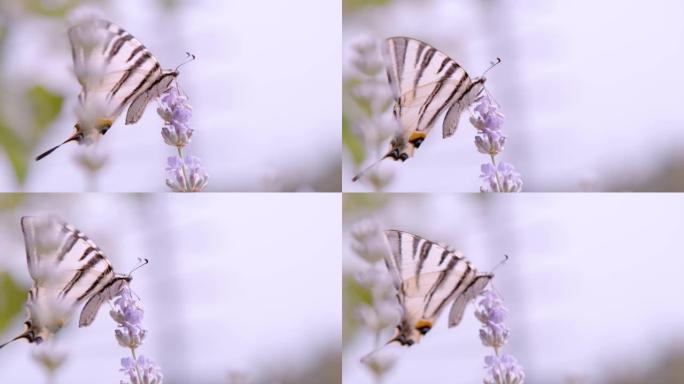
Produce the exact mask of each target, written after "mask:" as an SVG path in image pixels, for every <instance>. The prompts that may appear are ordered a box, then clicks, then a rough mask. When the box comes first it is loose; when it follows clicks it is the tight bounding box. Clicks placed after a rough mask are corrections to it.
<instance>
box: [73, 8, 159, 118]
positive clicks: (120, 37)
mask: <svg viewBox="0 0 684 384" xmlns="http://www.w3.org/2000/svg"><path fill="white" fill-rule="evenodd" d="M69 40H70V42H71V47H72V55H73V59H74V69H75V72H76V75H77V77H78V79H79V82H80V83H81V86H82V91H81V94H80V95H79V102H80V103H81V106H82V107H83V108H84V109H87V108H93V107H97V108H104V109H105V111H104V115H103V116H99V117H100V118H107V119H110V120H112V121H114V120H115V119H116V118H117V117H118V116H119V115H120V114H121V112H122V111H123V109H124V108H126V106H127V105H128V104H129V103H131V102H132V101H133V100H134V99H135V98H136V97H137V96H138V95H139V94H141V93H142V92H145V91H146V90H147V89H148V88H149V87H150V86H151V85H153V84H155V83H156V82H158V80H159V79H160V77H161V76H162V75H163V74H164V71H162V69H161V66H160V65H159V62H158V61H157V59H156V58H155V57H154V56H153V55H152V54H151V53H150V52H149V51H148V50H147V48H145V46H144V45H143V44H142V43H141V42H140V41H138V40H137V39H136V38H135V37H133V36H132V35H131V34H130V33H128V32H127V31H125V30H124V29H123V28H121V27H119V26H118V25H116V24H114V23H111V22H109V21H105V20H88V21H86V22H83V23H81V24H78V25H76V26H73V27H71V28H70V29H69ZM138 114H140V115H141V114H142V113H137V114H136V115H138ZM137 118H138V119H139V118H140V117H139V116H137ZM135 121H137V120H135ZM135 121H133V120H131V122H135ZM128 122H129V121H127V123H128Z"/></svg>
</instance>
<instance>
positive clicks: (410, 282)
mask: <svg viewBox="0 0 684 384" xmlns="http://www.w3.org/2000/svg"><path fill="white" fill-rule="evenodd" d="M385 237H386V239H387V244H388V246H389V248H390V254H389V255H388V256H387V258H386V261H387V264H388V266H389V269H390V272H391V273H392V275H393V276H394V279H395V281H397V282H398V284H395V285H396V287H397V292H398V294H397V297H398V299H399V302H400V304H401V305H402V307H403V312H404V316H405V319H404V320H405V321H406V323H407V324H411V325H415V324H416V322H417V321H418V320H421V319H424V320H428V321H430V322H434V321H435V320H436V319H437V317H438V316H439V314H440V313H441V312H442V311H443V310H444V309H445V308H446V307H447V306H448V305H449V304H450V303H451V302H452V301H454V300H456V302H457V303H458V304H459V305H462V306H463V307H465V305H466V304H467V303H468V302H469V301H470V300H471V299H472V298H473V297H474V296H473V293H475V296H476V295H477V294H479V292H480V291H481V290H482V289H479V290H478V289H477V288H479V287H480V285H481V284H482V282H485V280H482V279H480V277H482V276H486V277H487V280H486V281H487V282H488V281H489V280H488V279H489V278H491V275H478V274H477V271H476V270H475V269H474V268H473V267H472V266H471V264H470V262H469V261H467V260H466V259H465V258H464V257H463V255H461V254H460V253H457V252H455V251H453V250H451V249H449V248H447V247H445V246H442V245H439V244H437V243H435V242H432V241H429V240H426V239H423V238H422V237H420V236H416V235H413V234H410V233H407V232H403V231H396V230H389V231H385ZM474 282H479V283H478V284H475V285H473V283H474ZM484 285H485V286H486V282H485V284H484ZM482 288H484V287H482ZM471 296H472V297H471ZM452 312H453V311H452ZM461 312H462V311H461Z"/></svg>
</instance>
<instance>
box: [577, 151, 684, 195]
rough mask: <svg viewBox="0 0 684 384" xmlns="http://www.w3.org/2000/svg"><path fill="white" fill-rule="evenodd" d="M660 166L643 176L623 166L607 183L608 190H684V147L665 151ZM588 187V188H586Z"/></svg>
mask: <svg viewBox="0 0 684 384" xmlns="http://www.w3.org/2000/svg"><path fill="white" fill-rule="evenodd" d="M663 152H664V153H663V154H662V155H661V158H660V161H659V164H658V166H657V167H656V168H655V169H654V170H653V171H652V172H649V173H647V174H645V175H644V176H642V177H634V170H633V169H632V168H630V167H623V168H621V170H620V173H614V174H613V175H614V176H613V177H612V178H611V180H610V181H609V182H608V183H607V184H606V186H605V190H606V191H631V192H663V191H684V148H682V147H677V146H675V147H674V148H672V149H670V150H669V151H663ZM585 189H587V188H585Z"/></svg>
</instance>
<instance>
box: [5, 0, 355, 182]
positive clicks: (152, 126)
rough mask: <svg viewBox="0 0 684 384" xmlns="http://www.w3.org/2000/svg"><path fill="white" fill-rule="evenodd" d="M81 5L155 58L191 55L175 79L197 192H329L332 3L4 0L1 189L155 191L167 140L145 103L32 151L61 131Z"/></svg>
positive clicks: (335, 146)
mask: <svg viewBox="0 0 684 384" xmlns="http://www.w3.org/2000/svg"><path fill="white" fill-rule="evenodd" d="M85 12H96V13H98V14H100V15H101V16H103V17H106V18H108V19H109V20H111V21H113V22H115V23H117V24H119V25H121V26H122V27H123V28H124V29H126V30H127V31H128V32H130V33H131V34H133V35H134V36H135V37H136V38H138V39H139V40H140V41H141V42H142V43H143V44H145V46H146V47H147V48H148V49H149V50H150V51H151V52H152V54H154V55H155V56H156V57H157V58H158V59H159V61H160V63H161V65H162V67H164V68H175V67H176V66H177V65H178V64H180V63H181V62H182V61H183V60H184V59H185V52H186V51H189V52H191V53H193V54H195V55H196V56H197V60H196V61H194V62H193V63H191V64H188V65H185V66H183V67H182V68H181V75H180V77H179V81H180V86H181V88H182V90H183V91H185V92H186V93H187V94H188V96H189V97H190V104H191V105H192V107H193V112H194V114H193V117H192V119H191V120H190V124H191V126H192V127H193V128H194V129H195V133H194V135H193V137H192V143H191V144H190V145H189V147H188V148H187V149H186V153H187V154H190V155H193V156H198V157H200V158H201V159H202V163H203V165H204V168H205V169H206V170H207V172H208V173H209V175H210V180H209V185H208V187H207V190H209V191H262V190H263V191H308V190H317V191H339V190H340V188H341V187H340V156H341V155H340V151H341V149H340V131H339V126H340V125H339V124H340V123H339V121H340V120H339V116H340V78H339V74H340V63H341V59H340V56H341V54H340V49H339V41H340V33H341V32H340V31H341V28H340V23H341V21H340V9H339V3H336V2H333V1H317V0H293V1H287V2H282V1H277V0H270V1H265V2H237V1H219V0H199V1H187V0H144V1H136V0H123V1H111V0H92V1H89V0H3V1H2V2H0V67H1V68H2V71H0V105H1V107H0V152H1V153H0V191H38V192H43V191H65V192H71V191H84V190H88V191H95V190H97V191H124V192H129V191H132V192H140V191H164V190H166V189H167V188H166V186H165V184H164V179H165V170H164V168H165V166H166V158H167V156H172V155H174V148H172V147H169V146H167V145H166V144H164V142H163V140H162V138H161V127H162V125H163V123H162V120H161V118H160V117H159V116H157V114H156V112H155V109H156V103H154V102H153V103H151V104H150V105H148V108H147V111H146V113H145V115H144V116H143V118H142V120H141V121H140V122H139V123H138V124H136V125H133V126H125V125H124V122H123V120H124V119H123V117H122V118H121V119H119V120H118V121H117V122H116V123H115V124H114V126H113V128H112V129H111V130H110V131H109V132H108V133H107V136H106V137H105V138H103V140H101V141H100V143H99V145H97V147H95V148H94V149H93V150H92V151H85V152H84V150H83V147H79V146H77V145H75V144H72V145H65V146H64V147H62V148H60V149H59V150H58V151H56V152H55V153H53V154H52V155H50V156H49V157H48V158H46V159H44V160H41V161H40V162H38V163H36V162H35V161H33V159H34V158H35V156H36V155H37V154H39V153H41V152H42V151H43V150H45V149H47V148H50V147H52V146H53V145H55V144H57V143H60V142H62V141H63V140H64V139H65V138H66V137H67V136H68V135H70V134H71V133H72V131H73V126H74V123H75V116H74V106H75V105H76V97H77V94H78V92H79V90H80V89H79V85H78V83H77V81H76V79H75V77H74V75H73V73H72V62H71V53H70V52H71V51H70V48H69V43H68V39H67V34H66V31H67V28H68V26H69V20H70V19H72V18H73V17H74V15H78V14H83V13H85ZM306 15H315V17H305V16H306ZM93 152H94V153H93Z"/></svg>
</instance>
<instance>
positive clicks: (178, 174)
mask: <svg viewBox="0 0 684 384" xmlns="http://www.w3.org/2000/svg"><path fill="white" fill-rule="evenodd" d="M166 162H167V167H166V173H167V177H166V185H167V186H168V187H169V188H171V190H172V191H174V192H200V191H202V190H203V189H204V187H206V186H207V183H208V181H209V175H207V173H206V172H205V171H204V169H203V168H202V164H201V163H200V159H199V158H197V157H195V156H188V157H187V158H185V159H183V158H182V157H180V156H171V157H169V158H168V159H167V160H166Z"/></svg>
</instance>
